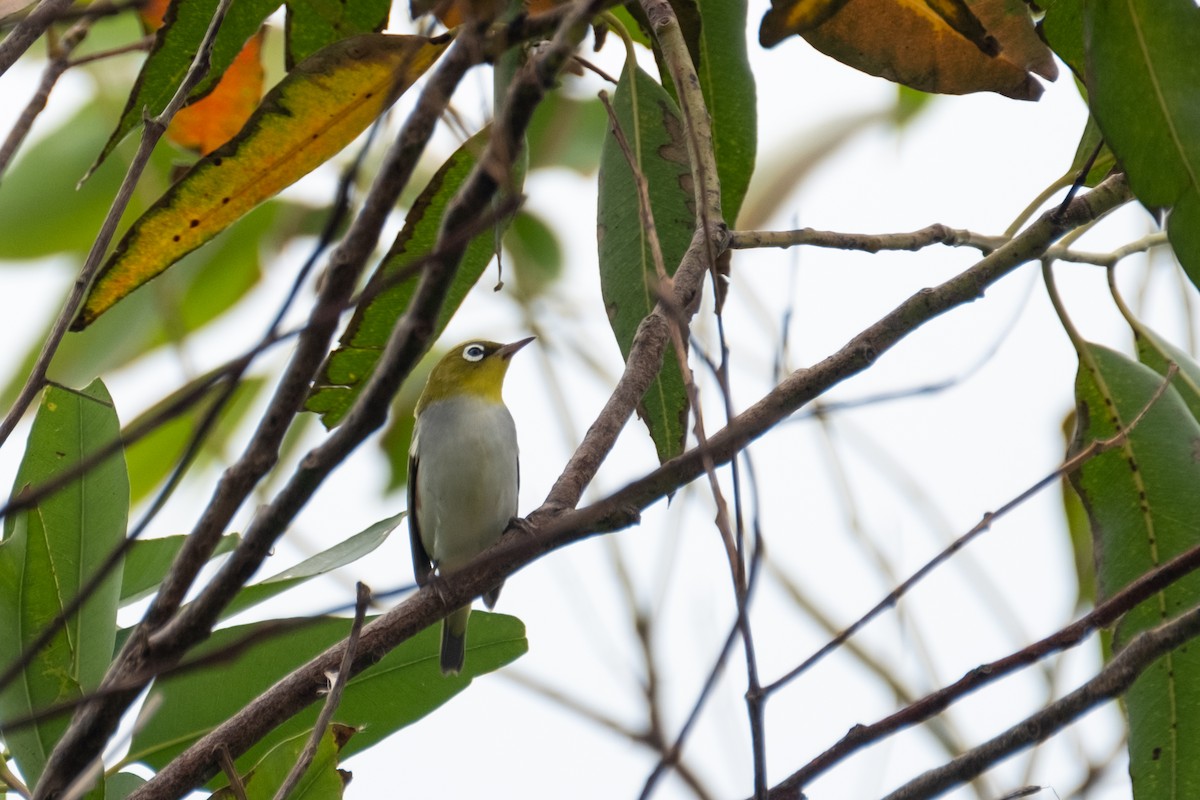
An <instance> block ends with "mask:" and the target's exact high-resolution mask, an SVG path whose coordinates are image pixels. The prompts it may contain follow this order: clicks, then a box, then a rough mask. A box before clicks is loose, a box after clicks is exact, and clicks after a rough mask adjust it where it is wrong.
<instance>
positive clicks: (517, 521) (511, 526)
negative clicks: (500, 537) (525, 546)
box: [504, 517, 534, 536]
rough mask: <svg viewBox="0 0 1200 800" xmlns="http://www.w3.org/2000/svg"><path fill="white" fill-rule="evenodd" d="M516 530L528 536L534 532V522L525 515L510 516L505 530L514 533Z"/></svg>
mask: <svg viewBox="0 0 1200 800" xmlns="http://www.w3.org/2000/svg"><path fill="white" fill-rule="evenodd" d="M514 531H515V532H516V533H519V534H521V535H522V536H528V535H530V534H531V533H533V531H534V524H533V523H532V522H530V521H529V520H528V519H526V518H525V517H510V518H509V520H508V526H507V527H506V528H505V529H504V532H505V533H513V532H514Z"/></svg>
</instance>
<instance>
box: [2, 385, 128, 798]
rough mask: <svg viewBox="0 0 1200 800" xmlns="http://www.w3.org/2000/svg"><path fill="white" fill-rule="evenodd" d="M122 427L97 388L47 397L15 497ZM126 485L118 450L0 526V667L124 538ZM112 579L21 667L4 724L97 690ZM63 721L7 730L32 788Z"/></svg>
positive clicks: (108, 630) (111, 617)
mask: <svg viewBox="0 0 1200 800" xmlns="http://www.w3.org/2000/svg"><path fill="white" fill-rule="evenodd" d="M120 431H121V426H120V423H119V422H118V420H117V415H116V411H115V410H114V409H113V406H112V398H111V397H109V395H108V391H107V390H106V389H105V388H104V385H103V384H102V383H100V381H95V382H94V383H92V385H90V386H88V387H87V388H86V389H84V390H82V391H73V390H70V389H65V388H62V387H58V386H51V387H49V388H48V389H46V392H45V394H44V395H43V397H42V404H41V406H40V408H39V409H38V414H37V417H36V418H35V419H34V423H33V428H32V430H31V431H30V433H29V443H28V445H27V447H26V451H25V457H24V459H23V460H22V461H21V467H20V469H19V470H18V472H17V479H16V483H15V484H14V490H13V491H14V494H19V493H20V492H22V491H24V490H25V489H27V488H29V487H33V486H40V485H42V484H45V483H46V482H48V481H50V480H51V479H53V478H55V477H56V476H59V475H61V474H62V473H63V472H64V471H65V470H68V469H72V468H74V467H75V466H77V465H78V464H79V463H80V462H81V461H82V460H84V459H85V458H87V457H88V456H89V455H90V454H92V453H94V452H96V451H97V450H99V449H100V448H102V447H104V446H106V445H109V444H111V443H112V442H114V441H117V439H118V437H119V436H120ZM128 511H129V480H128V478H127V476H126V474H125V460H124V458H123V457H122V456H121V454H120V452H119V451H118V452H117V453H116V454H114V455H113V456H111V457H109V458H107V459H105V460H104V461H103V462H101V463H100V464H98V465H97V466H95V467H93V468H92V469H89V470H88V471H87V472H86V473H85V474H84V475H83V476H82V477H80V478H77V479H76V480H74V481H71V482H70V483H68V484H67V485H66V486H64V487H63V488H62V489H61V490H59V491H58V492H55V493H54V494H52V495H50V496H49V497H46V498H44V499H43V500H41V501H40V502H39V503H38V504H37V505H36V506H34V507H33V508H30V509H29V510H27V511H21V512H19V513H17V514H15V515H13V516H10V517H9V518H7V519H5V525H4V534H5V535H4V541H3V543H2V544H0V638H2V639H3V641H5V642H8V643H9V645H8V647H6V648H5V655H4V657H3V663H2V664H0V666H3V665H7V664H9V663H11V662H12V661H13V660H14V659H16V658H17V657H18V656H19V655H20V654H21V652H22V651H23V650H24V649H25V647H26V646H28V645H29V643H30V642H31V641H33V639H35V638H36V637H37V636H38V635H39V634H40V633H41V631H42V629H43V627H44V626H46V625H48V624H50V623H51V622H52V621H53V620H54V619H55V618H56V617H58V616H59V615H60V614H61V613H62V612H63V611H64V609H65V608H66V606H67V605H68V604H69V603H70V602H71V601H72V600H73V599H74V598H75V597H76V596H77V595H78V594H79V590H80V588H81V587H82V586H83V585H84V584H85V583H86V582H88V581H89V580H90V579H91V578H92V576H93V575H94V574H95V573H96V570H97V569H98V568H99V566H100V564H101V562H103V561H104V560H105V559H106V558H108V556H109V554H110V553H111V552H112V551H113V550H114V549H115V548H117V547H118V546H119V545H120V544H121V541H122V540H123V538H124V536H125V526H126V521H127V515H128ZM120 593H121V571H120V569H117V570H114V571H113V572H112V574H111V575H109V576H108V577H107V578H106V579H105V580H104V581H103V582H102V583H101V584H100V587H99V588H98V589H97V590H96V591H95V592H94V593H93V594H92V595H91V597H90V599H89V600H88V601H87V602H86V603H84V604H83V607H82V608H81V609H80V610H79V611H78V612H76V613H75V614H72V615H71V616H70V617H68V618H67V623H66V625H65V626H64V627H63V628H62V629H61V630H60V631H59V632H58V634H57V635H56V636H55V637H54V638H53V640H52V641H51V642H50V644H49V645H47V646H46V647H45V648H44V649H42V650H41V651H40V652H39V653H38V654H37V656H36V657H35V658H34V659H33V661H32V662H31V663H30V664H29V666H28V667H27V668H26V669H25V670H24V671H23V672H22V673H21V676H20V677H19V678H18V679H17V680H16V681H14V682H13V683H12V684H11V685H10V686H9V687H8V688H7V689H5V691H4V692H3V693H2V694H0V716H2V717H3V718H7V719H11V718H15V717H24V716H28V715H31V714H33V713H35V712H37V711H39V710H41V709H45V708H48V707H50V706H53V705H57V704H59V703H63V702H67V701H70V700H75V699H78V698H79V697H81V696H83V694H84V693H86V692H89V691H92V690H94V689H95V688H96V687H97V686H99V684H100V679H101V678H102V677H103V676H104V672H105V670H106V669H107V668H108V665H109V662H110V661H111V659H112V652H113V642H114V639H115V637H116V619H117V604H118V601H119V598H120ZM68 722H69V718H66V717H56V718H51V719H45V720H42V721H40V722H37V723H35V724H33V725H30V726H28V727H25V728H22V729H19V730H16V731H12V732H6V735H5V744H6V745H7V746H8V748H9V749H10V750H11V752H12V753H13V755H14V756H15V757H16V760H17V764H18V765H19V766H20V768H21V773H22V774H23V775H24V776H25V778H26V780H27V781H28V782H29V783H30V784H36V783H37V780H38V778H40V777H41V774H42V771H43V769H44V767H45V764H46V758H47V756H48V755H49V753H50V750H51V748H52V747H53V745H54V743H55V742H56V741H57V740H58V738H59V737H60V736H61V735H62V732H63V731H64V730H65V729H66V726H67V723H68Z"/></svg>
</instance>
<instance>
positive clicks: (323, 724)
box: [226, 582, 371, 800]
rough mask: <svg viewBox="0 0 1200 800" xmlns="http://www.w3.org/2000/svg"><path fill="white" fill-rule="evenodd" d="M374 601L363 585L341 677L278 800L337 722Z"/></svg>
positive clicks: (297, 779) (284, 799)
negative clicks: (339, 708)
mask: <svg viewBox="0 0 1200 800" xmlns="http://www.w3.org/2000/svg"><path fill="white" fill-rule="evenodd" d="M370 602H371V590H370V589H368V588H367V586H366V584H364V583H361V582H360V583H359V584H358V588H357V599H356V601H355V606H354V624H353V625H351V626H350V635H349V636H348V637H346V649H345V651H344V652H343V653H342V663H341V664H340V665H339V667H338V671H337V674H336V675H334V677H333V682H332V683H333V685H332V686H330V687H329V694H328V695H326V697H325V705H324V706H322V707H321V713H320V714H318V715H317V721H316V723H315V724H314V725H313V729H312V735H311V736H309V737H308V742H307V743H306V744H305V745H304V750H303V752H301V753H300V758H298V759H297V760H296V763H295V764H293V765H292V769H291V771H290V772H288V775H287V778H285V779H284V781H283V783H281V784H280V785H279V790H278V791H277V792H275V800H287V798H288V795H289V794H291V793H292V789H295V788H296V785H297V784H298V783H300V779H301V778H303V777H304V773H305V772H307V771H308V766H309V764H311V763H312V760H313V756H315V755H316V754H317V746H318V745H319V744H320V743H321V739H322V738H323V737H324V736H325V729H326V728H328V727H329V723H330V722H332V721H333V714H334V712H335V711H337V708H338V705H340V704H341V702H342V691H343V690H345V688H346V683H347V682H348V681H349V680H350V662H351V661H352V660H353V658H354V651H355V650H356V649H358V637H359V634H361V633H362V626H363V620H364V619H365V618H366V616H367V604H368V603H370ZM226 752H228V751H226Z"/></svg>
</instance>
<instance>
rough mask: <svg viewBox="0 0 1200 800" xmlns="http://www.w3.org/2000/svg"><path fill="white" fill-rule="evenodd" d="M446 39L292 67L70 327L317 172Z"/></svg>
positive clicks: (140, 236)
mask: <svg viewBox="0 0 1200 800" xmlns="http://www.w3.org/2000/svg"><path fill="white" fill-rule="evenodd" d="M446 45H447V41H445V40H436V41H435V40H431V39H427V38H425V37H422V36H389V35H385V34H364V35H362V36H355V37H352V38H350V39H345V40H342V41H340V42H337V43H336V44H334V45H331V46H329V47H327V48H325V49H324V50H322V51H321V52H319V53H317V54H316V55H314V56H312V57H310V58H308V59H307V60H305V61H304V62H303V63H301V64H300V65H298V66H297V67H296V68H295V69H294V70H292V72H290V73H288V76H287V77H286V78H284V79H283V81H281V82H280V83H279V85H278V86H276V87H275V88H274V89H272V90H271V91H270V92H269V93H268V94H267V96H266V97H265V98H264V99H263V102H262V105H261V106H259V109H258V111H256V112H254V115H253V116H252V117H251V118H250V120H249V121H248V122H247V123H246V126H245V127H244V128H243V129H242V131H241V132H240V133H239V134H238V135H237V136H235V137H234V138H233V139H231V140H230V141H229V142H228V143H227V144H225V145H223V146H222V147H220V148H218V149H217V150H215V151H213V152H212V153H210V154H209V155H207V156H205V157H204V158H202V159H200V161H198V162H197V163H196V165H195V166H194V167H192V169H191V170H190V171H189V172H188V173H187V174H186V175H185V176H184V177H183V178H182V179H181V180H180V181H179V182H178V183H176V184H175V185H174V186H172V187H171V188H170V189H169V190H168V191H167V193H166V194H165V195H163V196H162V198H161V199H159V200H158V202H156V203H155V204H154V205H153V206H151V208H150V209H149V210H148V211H147V212H146V213H145V214H143V215H142V216H141V217H140V218H139V219H138V220H137V221H136V222H134V224H133V226H132V227H131V228H130V229H129V230H128V231H127V232H126V233H125V236H124V238H122V239H121V242H120V243H119V244H118V245H117V247H116V249H115V250H114V251H113V253H112V255H111V256H110V257H109V259H108V261H107V262H106V263H105V265H104V267H103V268H102V269H101V271H100V275H99V276H98V277H97V279H96V282H95V284H94V285H93V286H92V288H91V291H90V292H89V294H88V297H87V301H86V302H85V304H84V307H83V309H82V311H81V312H80V315H79V317H78V318H77V319H76V320H75V323H74V328H75V329H76V330H80V329H82V328H85V327H87V326H88V325H89V324H91V323H92V321H94V320H95V319H96V317H98V316H99V315H100V314H102V313H104V311H106V310H107V309H109V308H111V307H112V305H113V304H114V303H116V302H117V301H118V300H120V299H121V298H122V297H124V296H126V295H127V294H129V293H130V292H132V291H133V290H134V289H136V288H138V287H139V286H141V285H142V284H144V283H145V282H146V281H148V280H150V279H151V278H153V277H155V276H156V275H158V274H159V273H160V272H162V271H163V270H165V269H166V268H167V267H169V266H171V265H172V264H174V263H175V262H176V261H178V260H179V259H180V258H182V257H183V256H184V255H186V254H187V253H190V252H191V251H192V250H195V249H196V248H197V247H199V246H200V245H202V244H204V243H205V242H207V241H208V240H209V239H211V238H212V237H214V236H216V235H217V234H218V233H220V232H221V231H222V230H224V229H225V228H227V227H228V226H229V225H231V224H232V223H233V222H234V221H236V220H237V219H239V218H241V217H242V216H243V215H245V214H246V213H247V212H249V211H250V210H251V209H253V208H254V207H255V206H257V205H258V204H259V203H261V202H263V201H264V200H266V199H267V198H269V197H272V196H274V195H275V194H276V193H278V192H279V191H280V190H282V189H284V188H285V187H287V186H290V185H291V184H292V183H294V182H295V181H297V180H299V179H300V178H301V177H303V176H304V175H307V174H308V173H309V172H311V171H312V170H314V169H315V168H316V167H318V166H319V165H321V164H323V163H324V162H325V161H327V160H328V159H330V158H332V157H333V156H334V155H336V154H337V153H338V152H340V151H341V150H342V148H344V147H345V146H346V145H348V144H349V143H350V142H351V141H353V140H354V138H355V137H357V136H358V135H359V134H360V133H362V132H363V131H364V130H366V128H367V126H368V125H370V124H371V123H372V122H373V121H374V120H375V118H376V117H378V116H379V115H380V114H381V113H383V111H385V110H386V109H387V108H388V107H389V106H391V104H392V103H393V102H395V100H396V98H398V97H399V96H400V94H401V93H403V92H404V90H405V89H407V88H408V87H409V86H411V85H412V83H413V81H415V80H416V79H417V78H418V77H420V76H421V74H422V73H424V72H425V70H426V69H428V68H429V66H430V65H431V64H433V62H434V61H436V60H437V57H438V56H439V55H440V54H441V52H442V51H443V50H444V49H445V48H446Z"/></svg>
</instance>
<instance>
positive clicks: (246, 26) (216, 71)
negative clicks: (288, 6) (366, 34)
mask: <svg viewBox="0 0 1200 800" xmlns="http://www.w3.org/2000/svg"><path fill="white" fill-rule="evenodd" d="M218 2H219V0H186V2H185V0H172V2H171V5H170V6H168V7H167V13H166V16H165V17H164V18H163V26H162V27H161V28H159V29H158V31H157V32H155V34H154V44H153V46H152V47H151V48H150V55H149V56H147V57H146V62H145V63H144V64H143V65H142V71H141V72H140V73H139V74H138V77H137V81H136V82H135V83H134V85H133V91H132V92H131V93H130V95H129V100H128V102H127V103H126V104H125V111H124V112H123V113H122V114H121V119H120V121H119V122H118V123H117V127H116V129H115V130H114V131H113V132H112V135H111V136H109V138H108V142H107V143H106V144H105V145H104V148H103V149H102V150H101V151H100V155H99V156H98V157H97V158H96V166H99V165H100V164H102V163H103V162H104V160H105V159H106V158H108V156H109V154H110V153H112V151H113V148H115V147H116V146H117V145H118V144H120V143H121V140H122V139H124V138H125V136H126V135H128V134H129V132H130V131H132V130H133V129H134V128H136V127H138V126H139V125H141V124H142V119H143V115H144V114H146V115H149V116H151V117H153V116H156V115H158V114H159V113H161V112H162V110H163V109H164V108H166V107H167V103H169V102H170V101H171V97H172V96H173V95H174V94H175V92H176V90H178V89H179V86H180V85H181V84H182V83H183V78H184V76H185V75H187V71H188V69H189V68H191V66H192V60H193V59H194V58H195V56H196V51H197V50H198V49H199V48H200V43H201V41H203V39H204V34H205V32H206V31H207V30H208V25H209V23H210V22H211V21H212V17H213V14H214V13H216V10H217V5H218ZM279 2H280V0H238V2H236V3H233V4H232V5H231V6H230V7H229V11H228V13H227V14H226V15H225V19H224V20H223V21H222V23H221V29H220V30H219V31H218V32H217V38H216V39H215V40H214V42H213V46H212V56H211V66H210V67H209V70H208V74H207V75H205V77H204V79H203V80H201V81H200V83H199V84H198V85H197V86H196V88H195V89H193V90H192V93H191V95H190V96H189V99H193V100H194V99H197V98H200V97H203V96H204V95H206V94H208V93H209V92H210V91H212V88H213V86H215V85H216V83H217V81H218V80H220V77H221V75H222V74H223V73H224V72H225V69H226V68H227V67H228V66H229V65H230V64H231V63H232V62H233V59H234V58H236V57H237V54H238V53H239V52H241V49H242V46H243V45H245V44H246V40H247V39H249V38H250V37H251V36H253V35H254V34H255V33H256V32H257V31H258V29H259V28H260V27H262V24H263V22H264V21H265V20H266V18H267V17H269V16H271V14H272V13H274V11H275V9H277V8H278V7H279Z"/></svg>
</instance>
